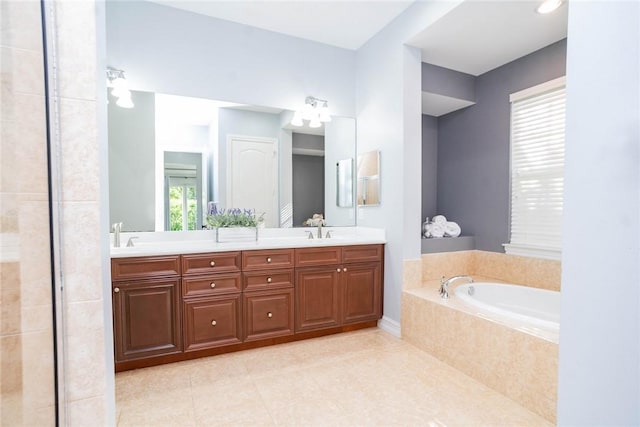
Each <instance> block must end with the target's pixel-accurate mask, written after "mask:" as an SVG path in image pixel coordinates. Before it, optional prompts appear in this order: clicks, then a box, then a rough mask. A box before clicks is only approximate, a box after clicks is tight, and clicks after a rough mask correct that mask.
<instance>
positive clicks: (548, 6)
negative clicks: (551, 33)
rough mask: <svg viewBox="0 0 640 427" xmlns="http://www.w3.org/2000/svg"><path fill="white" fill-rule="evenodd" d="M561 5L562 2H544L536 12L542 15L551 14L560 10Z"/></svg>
mask: <svg viewBox="0 0 640 427" xmlns="http://www.w3.org/2000/svg"><path fill="white" fill-rule="evenodd" d="M561 4H562V0H545V1H543V2H542V4H541V5H540V6H538V8H537V9H536V12H538V13H541V14H545V13H551V12H553V11H554V10H556V9H557V8H559V7H560V5H561Z"/></svg>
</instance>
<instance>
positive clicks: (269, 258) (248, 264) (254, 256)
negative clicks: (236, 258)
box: [242, 249, 293, 270]
mask: <svg viewBox="0 0 640 427" xmlns="http://www.w3.org/2000/svg"><path fill="white" fill-rule="evenodd" d="M290 267H293V249H275V250H273V249H272V250H266V251H244V252H242V269H243V270H264V269H267V268H290Z"/></svg>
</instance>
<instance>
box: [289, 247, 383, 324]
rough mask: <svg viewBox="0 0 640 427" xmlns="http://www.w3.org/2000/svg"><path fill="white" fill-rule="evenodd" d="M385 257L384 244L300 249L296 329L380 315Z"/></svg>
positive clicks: (360, 320) (297, 255)
mask: <svg viewBox="0 0 640 427" xmlns="http://www.w3.org/2000/svg"><path fill="white" fill-rule="evenodd" d="M382 259H383V246H382V245H360V246H344V247H329V248H327V247H323V248H304V249H298V250H296V267H297V268H296V332H298V331H300V332H302V331H308V330H314V329H323V328H330V327H335V326H341V325H345V324H351V323H359V322H365V321H371V320H377V319H379V318H380V317H381V315H382ZM327 262H329V263H331V264H330V265H326V263H327ZM309 265H323V266H322V267H305V266H309ZM301 266H302V267H301ZM300 267H301V268H300Z"/></svg>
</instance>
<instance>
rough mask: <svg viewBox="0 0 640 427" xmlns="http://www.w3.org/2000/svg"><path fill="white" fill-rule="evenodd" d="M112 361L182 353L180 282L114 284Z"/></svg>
mask: <svg viewBox="0 0 640 427" xmlns="http://www.w3.org/2000/svg"><path fill="white" fill-rule="evenodd" d="M113 321H114V335H115V336H114V340H115V351H116V361H124V360H131V359H140V358H144V357H149V356H158V355H162V354H170V353H179V352H181V351H182V334H181V327H180V325H181V321H180V279H179V278H167V279H154V280H146V281H142V280H140V281H136V282H114V285H113Z"/></svg>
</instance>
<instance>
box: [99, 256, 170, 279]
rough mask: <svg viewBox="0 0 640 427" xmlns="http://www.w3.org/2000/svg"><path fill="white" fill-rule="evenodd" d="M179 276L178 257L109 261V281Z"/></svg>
mask: <svg viewBox="0 0 640 427" xmlns="http://www.w3.org/2000/svg"><path fill="white" fill-rule="evenodd" d="M179 274H180V257H179V256H178V255H172V256H150V257H134V258H113V259H112V260H111V280H129V279H142V278H144V279H148V278H152V277H160V276H177V275H179Z"/></svg>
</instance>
